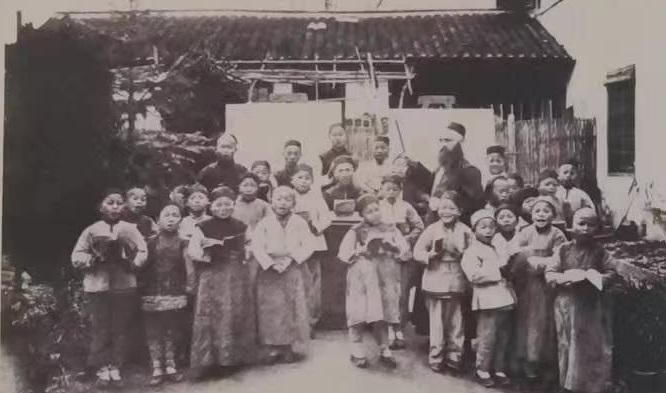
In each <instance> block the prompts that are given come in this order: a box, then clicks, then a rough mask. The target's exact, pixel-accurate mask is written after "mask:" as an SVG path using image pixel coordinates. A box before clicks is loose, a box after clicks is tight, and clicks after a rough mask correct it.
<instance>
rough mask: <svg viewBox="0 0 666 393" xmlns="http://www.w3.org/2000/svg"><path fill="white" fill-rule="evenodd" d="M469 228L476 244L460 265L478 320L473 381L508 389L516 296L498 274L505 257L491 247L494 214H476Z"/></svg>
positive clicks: (480, 212)
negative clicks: (512, 311)
mask: <svg viewBox="0 0 666 393" xmlns="http://www.w3.org/2000/svg"><path fill="white" fill-rule="evenodd" d="M471 224H472V230H473V231H474V235H475V237H476V240H475V241H473V242H472V244H471V245H470V246H469V248H467V250H465V253H464V254H463V257H462V261H461V262H460V265H461V267H462V269H463V271H464V272H465V276H466V277H467V279H468V280H469V282H470V283H472V290H473V292H472V311H474V312H475V313H476V317H477V328H476V330H477V350H476V378H477V380H478V381H479V383H480V384H481V385H483V386H485V387H491V386H494V385H495V384H498V385H508V384H509V378H508V377H507V375H506V361H507V350H508V344H509V337H510V334H511V310H512V309H513V307H514V304H515V298H516V295H515V294H514V292H513V289H512V288H511V287H510V285H509V284H508V283H507V281H506V280H505V279H504V277H502V274H501V272H500V270H501V269H502V268H503V266H505V265H506V257H503V256H502V255H501V254H499V253H498V252H497V250H495V247H493V245H492V239H493V236H494V235H495V230H496V225H497V223H496V221H495V216H494V214H493V212H492V211H489V210H479V211H477V212H475V213H474V214H472V218H471Z"/></svg>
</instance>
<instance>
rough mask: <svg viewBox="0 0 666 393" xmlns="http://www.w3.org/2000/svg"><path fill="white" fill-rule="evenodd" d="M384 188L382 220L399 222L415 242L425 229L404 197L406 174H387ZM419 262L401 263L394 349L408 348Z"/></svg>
mask: <svg viewBox="0 0 666 393" xmlns="http://www.w3.org/2000/svg"><path fill="white" fill-rule="evenodd" d="M381 184H382V185H381V188H380V197H381V199H380V201H379V210H380V213H381V215H382V220H384V222H385V223H387V224H389V225H395V226H396V227H397V228H398V230H400V233H401V234H402V235H403V236H404V237H405V239H406V240H407V242H408V243H409V246H410V248H411V247H413V246H414V243H416V240H417V239H418V237H419V235H420V234H421V232H423V229H424V225H423V220H421V217H419V214H418V213H417V212H416V210H415V209H414V207H412V205H410V204H409V203H407V202H405V201H404V200H402V198H400V193H401V192H402V178H401V177H399V176H396V175H388V176H384V178H383V179H382V183H381ZM418 272H419V270H418V266H416V264H415V263H414V261H412V260H409V261H406V262H404V263H402V264H401V265H400V323H399V324H397V325H391V326H390V328H389V342H390V347H391V349H403V348H405V335H404V332H403V330H404V328H405V327H406V326H407V320H408V318H409V291H410V290H411V288H412V287H414V286H415V282H414V281H415V280H417V279H418V278H417V277H416V275H417V273H418Z"/></svg>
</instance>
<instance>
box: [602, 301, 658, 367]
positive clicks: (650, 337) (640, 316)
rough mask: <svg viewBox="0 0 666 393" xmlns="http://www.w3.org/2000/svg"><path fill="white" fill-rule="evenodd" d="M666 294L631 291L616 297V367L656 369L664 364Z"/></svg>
mask: <svg viewBox="0 0 666 393" xmlns="http://www.w3.org/2000/svg"><path fill="white" fill-rule="evenodd" d="M665 305H666V293H665V292H664V291H663V290H657V289H653V290H649V291H648V290H632V291H629V292H627V293H624V294H622V295H620V296H617V297H616V305H615V329H614V330H615V337H614V342H615V351H614V355H615V356H614V358H615V362H616V364H617V366H618V368H619V369H621V370H623V371H625V372H627V371H632V370H641V371H659V370H660V369H661V368H663V365H665V364H666V306H665Z"/></svg>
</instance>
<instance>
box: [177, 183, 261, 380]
mask: <svg viewBox="0 0 666 393" xmlns="http://www.w3.org/2000/svg"><path fill="white" fill-rule="evenodd" d="M211 200H212V202H211V205H210V211H211V214H212V218H211V219H209V220H206V221H203V222H201V223H199V224H197V229H196V230H195V232H194V234H193V235H192V239H191V240H190V243H189V246H188V253H189V255H190V257H191V258H192V260H194V261H195V262H196V263H197V264H196V270H197V273H198V274H197V275H198V277H199V283H198V292H197V298H196V299H197V300H196V306H195V312H194V328H193V333H192V350H191V356H190V367H192V368H195V369H198V375H197V376H198V377H204V376H205V375H206V374H207V372H209V371H213V369H214V368H215V367H216V366H223V367H228V366H240V365H246V364H251V363H252V362H254V360H255V354H256V319H255V312H254V309H253V308H254V304H255V302H254V296H253V293H252V286H251V281H250V270H249V268H248V266H247V264H245V263H244V256H245V233H246V231H247V226H246V225H245V224H243V223H242V222H241V221H239V220H237V219H235V218H233V217H231V215H232V213H233V211H234V204H235V201H236V193H235V192H234V191H233V190H232V189H230V188H229V187H219V188H217V189H215V190H213V192H212V193H211Z"/></svg>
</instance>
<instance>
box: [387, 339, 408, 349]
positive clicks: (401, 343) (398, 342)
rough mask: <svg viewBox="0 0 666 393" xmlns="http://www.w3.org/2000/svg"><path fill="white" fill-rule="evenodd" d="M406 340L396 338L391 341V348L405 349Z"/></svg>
mask: <svg viewBox="0 0 666 393" xmlns="http://www.w3.org/2000/svg"><path fill="white" fill-rule="evenodd" d="M405 347H406V345H405V340H403V339H401V338H396V339H395V340H393V341H391V344H390V345H389V348H391V349H395V350H399V349H405Z"/></svg>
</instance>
